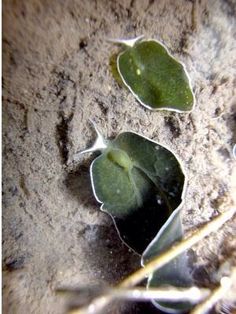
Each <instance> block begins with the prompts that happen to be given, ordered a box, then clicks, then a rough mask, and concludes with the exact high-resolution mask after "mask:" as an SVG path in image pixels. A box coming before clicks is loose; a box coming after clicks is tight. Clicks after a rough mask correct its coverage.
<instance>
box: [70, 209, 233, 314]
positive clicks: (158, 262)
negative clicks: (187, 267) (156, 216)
mask: <svg viewBox="0 0 236 314" xmlns="http://www.w3.org/2000/svg"><path fill="white" fill-rule="evenodd" d="M235 212H236V208H232V209H230V210H227V211H225V212H223V213H222V214H220V215H218V216H217V217H215V218H213V219H212V220H211V221H210V222H208V223H207V224H205V225H204V226H202V227H200V228H199V229H197V230H196V231H194V232H188V233H187V235H186V237H185V238H184V239H182V240H181V241H179V242H177V243H176V244H174V245H173V246H171V247H170V248H169V249H168V250H166V251H164V252H163V253H161V254H160V255H158V256H156V257H155V258H153V259H152V260H151V261H150V262H148V263H147V264H146V265H145V267H144V268H140V269H139V270H137V271H136V272H134V273H133V274H131V275H130V276H128V277H127V278H125V279H124V280H123V281H121V282H120V283H119V284H118V285H117V288H129V287H133V286H135V285H136V284H138V283H139V282H140V281H142V280H143V279H145V278H146V277H147V276H148V275H149V274H151V273H153V272H154V271H155V270H157V269H159V268H161V267H162V266H164V265H165V264H167V263H168V262H170V261H171V260H172V259H174V258H175V257H177V256H178V255H179V254H181V253H183V252H184V251H185V250H187V249H189V248H191V247H192V246H193V245H194V244H196V243H197V242H199V241H200V240H202V239H203V238H204V237H206V236H208V235H209V234H210V233H212V232H215V231H217V230H218V229H219V228H220V227H221V226H222V225H223V224H224V223H225V222H226V221H228V220H229V219H231V218H232V217H233V215H234V214H235ZM111 300H112V297H111V296H101V297H97V298H95V299H94V300H93V302H92V303H90V305H88V306H85V307H82V308H80V309H75V310H72V311H71V312H70V314H95V313H96V314H97V313H99V311H101V310H102V309H103V308H104V307H105V306H106V305H108V304H109V303H110V302H111Z"/></svg>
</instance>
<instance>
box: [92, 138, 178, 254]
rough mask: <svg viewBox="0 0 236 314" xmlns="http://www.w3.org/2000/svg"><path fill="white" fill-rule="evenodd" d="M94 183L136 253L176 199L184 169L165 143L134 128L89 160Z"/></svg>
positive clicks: (152, 236)
mask: <svg viewBox="0 0 236 314" xmlns="http://www.w3.org/2000/svg"><path fill="white" fill-rule="evenodd" d="M91 176H92V182H93V189H94V193H95V195H96V198H97V200H98V201H99V202H101V203H103V205H102V209H103V210H105V211H107V212H108V213H109V214H111V215H112V216H113V217H114V219H115V221H116V224H117V227H118V230H119V232H120V235H121V237H122V239H123V240H124V241H125V242H126V243H127V244H128V245H129V246H131V247H132V248H133V249H134V250H136V251H137V252H138V253H140V254H141V253H142V252H143V251H144V249H145V248H146V246H147V245H148V244H149V243H150V241H151V240H152V239H153V238H154V236H155V235H156V234H157V232H158V230H159V229H160V228H161V226H162V225H163V224H164V223H165V221H166V220H167V219H168V217H169V216H170V215H171V213H172V212H173V211H174V210H175V209H176V208H177V207H178V206H179V205H180V203H181V201H182V192H183V186H184V174H183V172H182V169H181V166H180V164H179V162H178V160H177V159H176V157H175V155H174V154H173V153H172V152H170V151H169V150H168V149H167V148H165V147H163V146H161V145H159V144H157V143H155V142H153V141H150V140H148V139H146V138H144V137H142V136H140V135H138V134H135V133H131V132H126V133H122V134H120V135H119V136H118V137H117V138H116V139H115V140H114V141H112V142H110V143H109V144H108V147H107V148H106V149H105V150H104V151H103V153H102V155H101V156H99V157H98V158H96V159H95V160H94V162H93V164H92V166H91Z"/></svg>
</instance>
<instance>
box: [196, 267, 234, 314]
mask: <svg viewBox="0 0 236 314" xmlns="http://www.w3.org/2000/svg"><path fill="white" fill-rule="evenodd" d="M235 278H236V268H234V269H233V271H232V274H231V276H230V277H223V278H222V279H221V281H220V286H219V287H217V288H216V289H214V290H213V292H212V293H211V295H210V296H209V297H208V298H207V299H206V300H205V301H204V302H202V303H201V304H199V305H197V306H196V307H195V309H194V310H193V311H192V312H191V314H205V313H208V311H209V310H210V309H211V308H212V307H213V306H214V305H215V304H216V303H217V302H218V301H219V300H221V299H222V298H224V297H225V295H226V293H227V292H228V291H229V289H230V288H231V286H232V284H233V281H234V280H235Z"/></svg>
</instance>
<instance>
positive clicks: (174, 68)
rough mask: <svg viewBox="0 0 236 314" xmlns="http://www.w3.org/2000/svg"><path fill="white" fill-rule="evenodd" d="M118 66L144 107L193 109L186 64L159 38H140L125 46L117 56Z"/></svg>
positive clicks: (179, 109) (125, 81)
mask: <svg viewBox="0 0 236 314" xmlns="http://www.w3.org/2000/svg"><path fill="white" fill-rule="evenodd" d="M121 42H122V41H121ZM124 43H126V41H124ZM117 68H118V71H119V73H120V76H121V78H122V80H123V82H124V83H125V85H126V86H127V87H128V88H129V89H130V91H131V92H132V93H133V94H134V96H135V97H136V98H137V100H138V101H139V102H140V103H141V104H142V105H144V106H145V107H147V108H149V109H168V110H174V111H178V112H184V111H190V110H191V109H192V107H193V105H194V95H193V92H192V89H191V86H190V82H189V78H188V75H187V73H186V70H185V67H184V66H183V64H181V63H180V62H179V61H177V60H176V59H175V58H173V57H172V56H171V55H170V54H169V52H168V51H167V49H166V48H165V47H164V45H163V44H161V43H159V42H158V41H155V40H147V41H144V40H143V41H140V40H137V41H136V42H135V43H134V44H133V46H131V47H130V46H126V49H125V51H124V52H122V53H121V54H120V55H119V56H118V59H117Z"/></svg>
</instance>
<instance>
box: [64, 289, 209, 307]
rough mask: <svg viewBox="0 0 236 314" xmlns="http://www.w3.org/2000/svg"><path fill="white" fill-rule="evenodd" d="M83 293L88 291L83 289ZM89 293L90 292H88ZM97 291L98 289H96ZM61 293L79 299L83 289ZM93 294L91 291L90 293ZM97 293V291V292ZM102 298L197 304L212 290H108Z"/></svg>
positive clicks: (103, 291)
mask: <svg viewBox="0 0 236 314" xmlns="http://www.w3.org/2000/svg"><path fill="white" fill-rule="evenodd" d="M82 291H83V293H84V292H86V289H82ZM88 291H89V290H88ZM95 291H96V288H95ZM58 292H61V293H69V294H73V296H74V297H78V294H79V293H80V292H81V289H78V290H68V289H61V290H58ZM90 292H91V291H90ZM96 292H97V291H96ZM100 294H102V296H103V297H104V296H110V297H111V298H113V299H122V300H139V301H150V300H154V299H155V300H158V301H162V302H165V301H168V302H189V303H192V304H197V303H199V302H202V301H203V300H205V299H206V298H207V297H208V296H209V295H210V290H209V289H206V288H198V287H196V286H192V287H188V288H176V287H174V286H165V287H163V288H162V287H159V288H149V289H146V288H143V287H136V288H106V290H104V289H102V291H101V292H100Z"/></svg>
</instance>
